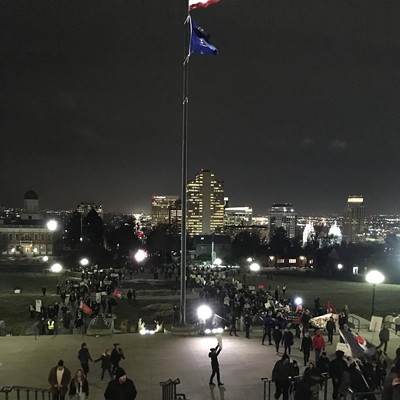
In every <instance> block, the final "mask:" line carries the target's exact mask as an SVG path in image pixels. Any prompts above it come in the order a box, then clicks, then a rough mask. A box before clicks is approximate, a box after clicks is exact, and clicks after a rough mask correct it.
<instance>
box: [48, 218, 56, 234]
mask: <svg viewBox="0 0 400 400" xmlns="http://www.w3.org/2000/svg"><path fill="white" fill-rule="evenodd" d="M46 226H47V229H48V230H49V231H50V232H54V231H55V230H57V228H58V223H57V221H56V220H55V219H51V220H50V221H48V222H47V224H46Z"/></svg>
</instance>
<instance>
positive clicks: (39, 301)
mask: <svg viewBox="0 0 400 400" xmlns="http://www.w3.org/2000/svg"><path fill="white" fill-rule="evenodd" d="M35 303H36V304H35V310H36V312H40V311H41V310H42V300H36V302H35Z"/></svg>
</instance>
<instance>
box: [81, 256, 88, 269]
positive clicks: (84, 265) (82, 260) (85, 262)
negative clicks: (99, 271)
mask: <svg viewBox="0 0 400 400" xmlns="http://www.w3.org/2000/svg"><path fill="white" fill-rule="evenodd" d="M79 264H81V265H82V267H86V266H87V265H88V264H89V260H88V259H87V258H86V257H84V258H82V259H81V260H80V261H79Z"/></svg>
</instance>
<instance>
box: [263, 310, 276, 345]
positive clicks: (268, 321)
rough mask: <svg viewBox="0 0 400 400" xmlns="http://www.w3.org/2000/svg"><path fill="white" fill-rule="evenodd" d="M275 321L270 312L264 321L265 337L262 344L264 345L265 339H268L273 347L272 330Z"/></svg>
mask: <svg viewBox="0 0 400 400" xmlns="http://www.w3.org/2000/svg"><path fill="white" fill-rule="evenodd" d="M273 323H274V320H273V318H272V312H271V311H268V314H267V315H266V316H265V317H264V319H263V329H264V332H263V337H262V341H261V344H262V345H264V342H265V339H266V338H267V337H268V344H269V345H272V332H271V331H272V328H273Z"/></svg>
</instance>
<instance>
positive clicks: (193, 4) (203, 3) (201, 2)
mask: <svg viewBox="0 0 400 400" xmlns="http://www.w3.org/2000/svg"><path fill="white" fill-rule="evenodd" d="M218 2H219V0H189V10H193V9H194V8H200V7H208V6H211V5H212V4H215V3H218Z"/></svg>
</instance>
